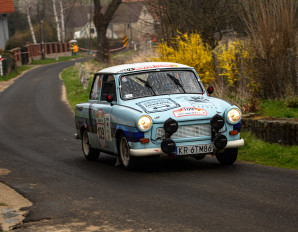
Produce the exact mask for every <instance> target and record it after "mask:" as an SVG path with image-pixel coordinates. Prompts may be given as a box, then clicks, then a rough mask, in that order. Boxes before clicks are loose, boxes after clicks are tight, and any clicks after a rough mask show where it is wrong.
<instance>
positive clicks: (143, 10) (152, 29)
mask: <svg viewBox="0 0 298 232" xmlns="http://www.w3.org/2000/svg"><path fill="white" fill-rule="evenodd" d="M74 11H75V9H74ZM83 12H84V9H83V8H82V9H81V11H80V14H81V15H82V14H83ZM89 12H90V11H89ZM92 13H93V12H92ZM86 15H88V19H86ZM90 15H91V17H92V14H87V13H85V16H83V17H77V19H74V18H73V17H70V18H71V20H72V21H73V22H75V21H77V22H76V25H77V26H76V27H74V26H73V28H74V29H77V30H75V31H74V33H73V35H74V38H75V39H78V38H86V37H87V38H90V37H92V38H94V37H96V36H97V34H96V28H95V26H94V23H93V20H92V19H90ZM79 20H80V22H81V24H80V25H79V24H78V22H79ZM83 22H85V24H84V25H82V23H83ZM157 24H158V21H157V20H156V17H154V16H153V15H152V13H151V11H149V9H148V7H147V5H146V4H145V3H144V2H143V1H127V2H122V3H121V4H120V6H119V7H118V9H117V11H116V12H115V14H114V16H113V19H112V20H111V22H110V24H109V27H108V29H107V38H109V39H119V38H122V37H123V36H127V37H128V41H129V42H132V41H133V42H134V43H141V42H143V41H146V40H149V39H152V38H153V37H154V36H155V35H156V25H157ZM74 25H75V24H74ZM69 26H70V25H69Z"/></svg>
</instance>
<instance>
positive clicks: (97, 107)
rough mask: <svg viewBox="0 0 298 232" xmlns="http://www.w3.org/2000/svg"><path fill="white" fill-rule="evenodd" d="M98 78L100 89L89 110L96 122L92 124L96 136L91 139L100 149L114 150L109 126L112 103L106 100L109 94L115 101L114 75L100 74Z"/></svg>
mask: <svg viewBox="0 0 298 232" xmlns="http://www.w3.org/2000/svg"><path fill="white" fill-rule="evenodd" d="M100 78H101V91H100V94H99V96H98V100H97V102H95V103H94V104H92V111H91V113H92V118H93V122H95V124H96V125H94V128H95V130H96V136H95V137H94V138H93V139H94V140H97V142H96V145H97V146H96V147H98V148H99V149H100V150H103V151H114V147H113V144H112V128H111V126H112V125H111V113H112V105H111V103H109V102H107V100H106V97H107V96H108V95H110V96H111V97H112V98H113V99H115V101H116V99H117V97H116V83H115V78H114V76H113V75H111V74H103V75H100ZM96 97H97V95H96ZM94 135H95V134H94ZM93 139H92V140H93Z"/></svg>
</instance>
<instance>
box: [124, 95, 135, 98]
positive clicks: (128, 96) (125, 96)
mask: <svg viewBox="0 0 298 232" xmlns="http://www.w3.org/2000/svg"><path fill="white" fill-rule="evenodd" d="M124 98H125V99H128V98H133V95H132V94H126V95H124Z"/></svg>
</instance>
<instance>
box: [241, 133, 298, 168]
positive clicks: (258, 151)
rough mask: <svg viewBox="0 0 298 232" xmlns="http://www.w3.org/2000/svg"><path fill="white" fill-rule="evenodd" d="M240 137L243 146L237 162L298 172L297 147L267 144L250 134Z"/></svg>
mask: <svg viewBox="0 0 298 232" xmlns="http://www.w3.org/2000/svg"><path fill="white" fill-rule="evenodd" d="M241 137H243V139H244V140H245V145H244V146H243V147H241V148H240V149H239V155H238V160H240V161H246V162H252V163H255V164H262V165H269V166H273V167H279V168H289V169H296V170H298V156H297V154H298V146H284V145H279V144H271V143H267V142H264V141H262V140H260V139H257V138H256V137H255V136H254V135H253V134H252V133H251V132H241Z"/></svg>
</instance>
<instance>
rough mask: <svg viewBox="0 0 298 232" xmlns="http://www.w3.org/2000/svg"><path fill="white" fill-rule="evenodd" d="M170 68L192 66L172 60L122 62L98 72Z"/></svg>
mask: <svg viewBox="0 0 298 232" xmlns="http://www.w3.org/2000/svg"><path fill="white" fill-rule="evenodd" d="M168 68H190V67H189V66H187V65H183V64H178V63H172V62H144V63H134V64H122V65H117V66H112V67H109V68H105V69H103V70H100V71H99V72H98V73H126V72H133V71H140V70H152V69H168Z"/></svg>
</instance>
